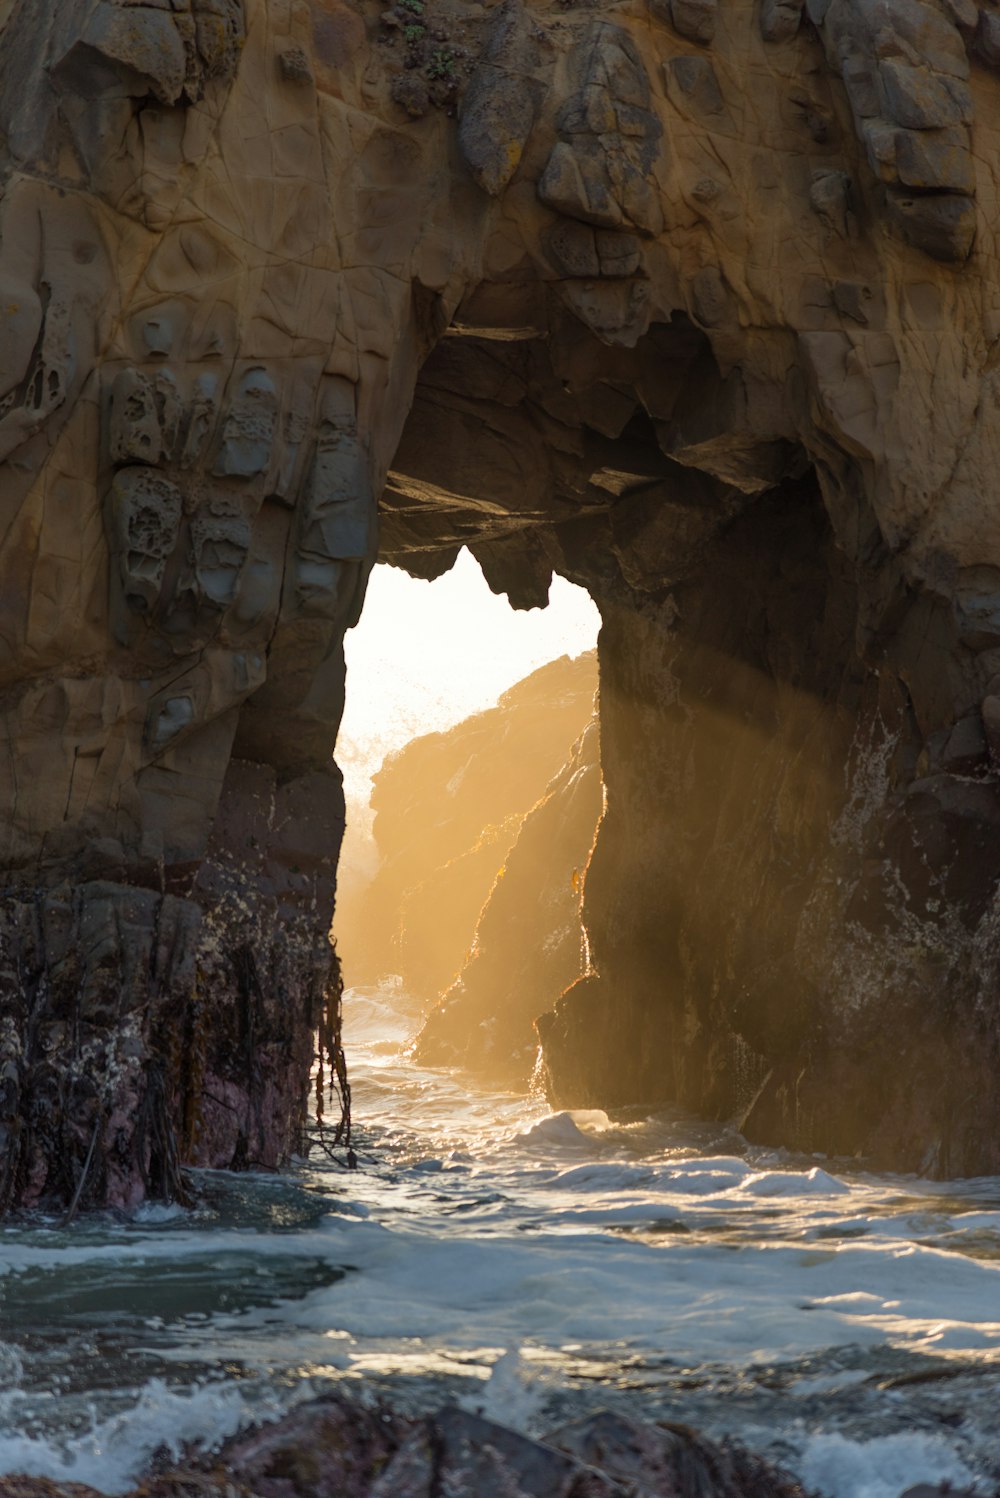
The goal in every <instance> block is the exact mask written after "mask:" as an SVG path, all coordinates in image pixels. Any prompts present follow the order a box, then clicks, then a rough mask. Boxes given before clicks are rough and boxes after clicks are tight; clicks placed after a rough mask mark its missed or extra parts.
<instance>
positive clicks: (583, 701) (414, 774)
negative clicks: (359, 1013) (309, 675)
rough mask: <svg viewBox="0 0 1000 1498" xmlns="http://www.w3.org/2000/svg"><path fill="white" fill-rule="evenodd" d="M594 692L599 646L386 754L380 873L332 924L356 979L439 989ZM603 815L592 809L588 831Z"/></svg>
mask: <svg viewBox="0 0 1000 1498" xmlns="http://www.w3.org/2000/svg"><path fill="white" fill-rule="evenodd" d="M596 691H597V661H596V658H595V655H594V653H593V652H592V651H591V652H589V653H587V654H585V655H581V656H578V657H577V658H576V659H574V660H571V659H570V658H569V657H567V656H563V657H561V658H560V659H559V660H555V661H552V662H550V663H549V664H548V665H546V666H542V667H541V668H540V669H539V670H537V671H534V672H532V674H531V675H530V676H528V677H526V678H525V679H524V680H523V681H520V682H518V683H517V684H516V685H515V686H513V687H511V688H510V690H509V691H507V692H504V693H503V695H502V696H501V698H500V700H499V701H498V703H497V705H496V707H493V708H489V709H487V710H486V711H485V712H481V713H477V714H475V715H474V716H473V717H471V718H467V719H465V720H464V721H463V722H461V723H458V724H456V725H455V726H454V727H453V728H450V729H447V730H445V731H444V732H441V733H430V734H425V735H423V736H421V737H420V738H416V739H413V740H412V741H411V742H410V743H409V744H407V745H406V747H405V748H403V749H402V750H400V751H399V753H397V754H393V755H391V756H390V757H389V758H388V759H387V760H386V761H385V763H384V765H383V766H382V769H381V770H380V771H379V773H378V775H376V776H375V778H374V787H373V790H372V798H371V804H372V807H373V809H374V811H375V823H374V833H375V840H376V843H377V846H378V850H379V856H380V863H379V867H378V871H377V873H376V875H375V877H374V879H373V880H372V881H371V883H370V884H369V885H368V887H367V889H366V890H365V891H364V894H363V896H362V899H361V901H360V902H359V903H360V908H358V909H353V908H352V909H351V911H350V914H351V917H352V919H351V921H350V924H346V923H345V922H344V920H343V919H342V917H338V919H337V921H336V923H335V930H336V933H337V940H338V945H339V948H340V950H341V953H342V955H343V956H344V959H345V963H346V968H345V972H346V977H347V980H348V982H350V983H358V982H373V981H374V980H375V979H377V978H378V977H379V976H381V975H383V974H386V973H397V974H399V976H400V977H401V978H402V979H403V985H404V987H405V988H406V990H407V992H408V993H409V994H411V995H413V996H414V997H418V998H421V999H422V1000H423V1001H424V1002H425V1003H427V1004H431V1003H434V1002H435V1001H436V1000H437V999H438V998H439V997H440V995H441V994H442V992H443V991H444V990H445V989H446V988H447V987H448V986H449V984H450V983H451V982H452V980H453V978H454V977H455V975H456V974H457V972H458V970H459V969H460V968H461V966H462V964H463V962H464V961H465V958H466V955H467V953H468V951H469V948H470V946H471V945H472V939H473V935H474V933H475V929H476V921H477V920H478V918H479V912H480V910H481V909H482V907H483V903H484V901H485V900H486V897H487V895H488V894H489V892H490V889H491V887H492V885H493V882H494V880H495V879H496V877H497V873H498V871H499V870H500V869H501V868H502V866H503V865H504V862H505V860H506V859H507V855H508V853H509V852H510V850H511V848H512V847H513V846H514V844H515V842H516V840H517V838H518V835H519V833H520V830H521V825H522V822H523V820H524V817H525V815H526V814H527V813H528V812H529V810H530V809H531V807H532V806H533V805H534V804H535V802H536V801H537V800H538V799H539V797H540V796H541V795H542V794H543V792H544V790H545V788H546V786H547V785H548V783H549V781H550V780H551V779H552V777H553V776H554V775H555V774H556V773H557V772H558V771H559V770H560V769H561V767H562V766H563V764H564V762H565V761H566V759H567V758H568V756H569V754H570V750H571V749H572V746H573V742H574V740H575V739H576V738H577V737H578V736H579V735H580V733H581V732H582V731H583V729H584V727H585V726H586V724H587V723H588V721H589V720H590V718H591V715H592V713H593V711H594V694H595V692H596ZM596 820H597V815H596V812H595V815H594V818H593V820H592V823H591V834H592V833H593V826H594V824H595V823H596ZM569 867H571V866H569ZM567 877H568V876H567ZM562 987H565V984H563V985H560V988H562Z"/></svg>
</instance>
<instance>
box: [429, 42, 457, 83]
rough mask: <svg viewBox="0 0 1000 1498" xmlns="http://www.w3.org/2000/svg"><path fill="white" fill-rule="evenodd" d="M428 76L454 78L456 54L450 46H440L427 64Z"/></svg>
mask: <svg viewBox="0 0 1000 1498" xmlns="http://www.w3.org/2000/svg"><path fill="white" fill-rule="evenodd" d="M427 76H428V78H454V76H455V54H454V53H453V52H452V51H451V49H450V48H448V47H438V48H437V49H436V51H434V52H432V53H431V60H430V62H429V63H428V64H427Z"/></svg>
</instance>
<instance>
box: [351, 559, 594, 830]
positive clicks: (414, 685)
mask: <svg viewBox="0 0 1000 1498" xmlns="http://www.w3.org/2000/svg"><path fill="white" fill-rule="evenodd" d="M549 598H550V601H549V606H548V608H545V609H531V610H529V611H527V612H517V611H515V610H514V609H512V608H511V607H510V605H509V604H508V602H507V600H506V598H502V597H497V596H496V595H495V594H493V593H491V592H490V590H489V588H488V587H487V585H486V582H485V579H484V578H483V575H482V573H481V572H480V570H479V566H478V563H477V562H476V561H475V560H474V558H473V557H472V556H471V555H470V553H469V552H468V551H465V550H463V551H462V553H461V554H460V556H459V558H458V561H457V562H456V564H455V566H454V567H453V568H452V570H451V571H450V572H448V573H446V574H445V575H444V577H441V578H438V579H437V580H436V581H435V582H433V583H428V582H422V581H421V580H419V579H417V578H412V577H410V576H409V575H408V574H407V573H405V572H401V571H400V570H398V569H397V568H395V567H387V566H379V567H376V568H375V571H374V572H373V574H372V578H371V582H370V584H369V587H368V598H367V602H366V603H365V611H364V614H363V616H362V619H361V622H360V624H359V625H358V627H357V628H356V629H354V630H352V631H351V632H350V633H349V634H348V636H347V642H346V653H347V707H346V710H345V713H344V720H343V724H342V727H341V731H340V737H339V739H338V741H337V762H338V764H339V765H340V767H341V769H342V770H343V772H344V784H345V790H346V792H347V796H348V800H349V801H353V802H355V803H357V802H360V803H362V804H363V803H364V802H366V801H367V799H368V791H369V786H368V778H369V776H371V775H372V774H374V773H375V771H376V770H377V769H378V767H379V765H380V764H381V762H382V760H383V758H384V757H385V755H386V754H389V753H391V752H392V751H393V750H395V749H399V748H401V747H402V745H403V744H405V743H406V742H407V741H408V740H409V739H411V738H414V737H415V736H416V735H418V734H422V733H430V732H432V731H434V730H435V729H442V728H447V727H449V726H450V725H451V724H453V723H458V722H460V721H461V719H462V718H466V717H468V716H469V714H470V713H474V712H479V711H480V710H481V709H483V708H485V707H489V706H491V705H492V704H493V703H494V702H496V700H497V697H498V696H499V695H500V693H501V692H504V691H506V690H507V688H508V687H510V686H513V684H514V683H515V682H516V681H520V680H521V678H522V677H524V676H527V675H528V674H529V672H531V671H534V670H535V669H536V668H537V667H538V666H541V665H544V664H545V662H546V661H549V660H553V659H554V658H555V657H556V656H558V655H579V654H580V653H581V651H584V650H590V649H592V648H593V646H594V645H595V644H596V642H597V631H598V627H599V625H600V618H599V615H598V612H597V609H596V608H595V606H594V604H593V603H592V601H591V599H590V598H589V597H588V596H587V594H586V593H585V592H584V591H583V589H582V588H577V587H574V586H573V584H572V583H568V582H566V581H565V580H564V579H563V578H558V577H557V578H555V579H554V580H553V583H552V590H551V593H550V595H549Z"/></svg>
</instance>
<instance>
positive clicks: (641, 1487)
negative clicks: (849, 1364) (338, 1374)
mask: <svg viewBox="0 0 1000 1498" xmlns="http://www.w3.org/2000/svg"><path fill="white" fill-rule="evenodd" d="M4 1483H5V1487H4V1495H5V1498H98V1495H97V1494H96V1493H95V1492H94V1490H93V1488H85V1487H82V1486H80V1485H79V1484H77V1483H66V1484H63V1483H50V1482H47V1481H46V1480H45V1479H44V1478H41V1479H39V1478H30V1477H23V1478H22V1477H12V1478H11V1477H9V1478H5V1479H4ZM928 1491H930V1490H928ZM935 1491H936V1490H935ZM441 1492H446V1493H448V1494H450V1495H451V1498H494V1495H495V1494H499V1493H510V1494H517V1495H519V1498H803V1495H804V1489H803V1488H802V1487H801V1486H800V1485H799V1483H797V1482H796V1481H795V1479H794V1478H793V1477H792V1476H791V1475H790V1474H789V1473H787V1472H782V1471H781V1470H779V1469H778V1468H775V1467H773V1466H771V1465H770V1464H769V1463H768V1462H765V1461H763V1460H762V1459H761V1458H760V1457H757V1456H754V1455H753V1454H752V1453H751V1452H748V1451H744V1450H742V1449H741V1448H739V1447H736V1446H731V1445H729V1444H728V1443H725V1444H723V1445H718V1444H716V1443H715V1442H713V1441H709V1440H706V1439H704V1438H703V1437H701V1436H699V1435H698V1434H697V1432H696V1431H693V1430H691V1429H690V1428H689V1427H687V1426H684V1425H666V1424H660V1425H648V1424H644V1423H642V1422H640V1421H637V1420H628V1419H624V1418H622V1417H621V1416H619V1415H613V1414H611V1413H609V1412H600V1413H598V1414H596V1415H593V1416H590V1417H589V1418H586V1419H583V1420H579V1421H577V1422H575V1423H574V1424H571V1425H564V1426H561V1427H560V1428H559V1429H557V1430H555V1431H553V1432H552V1433H551V1434H550V1435H549V1436H548V1437H547V1439H546V1440H544V1441H533V1440H530V1439H529V1438H528V1437H527V1436H523V1435H521V1434H519V1433H518V1432H517V1431H514V1430H509V1429H508V1428H507V1427H505V1426H503V1425H497V1424H496V1423H495V1422H494V1421H492V1420H484V1419H483V1418H482V1417H481V1416H479V1415H472V1414H468V1413H467V1412H466V1411H465V1410H462V1409H459V1408H458V1407H457V1406H454V1405H447V1406H445V1408H444V1409H442V1410H440V1411H439V1412H438V1413H437V1414H436V1415H431V1416H426V1417H424V1418H422V1419H415V1418H412V1417H410V1418H406V1417H404V1416H401V1415H397V1414H395V1413H394V1412H393V1411H391V1410H387V1409H374V1410H371V1409H363V1408H361V1407H359V1406H358V1405H357V1404H354V1403H352V1402H351V1401H350V1400H348V1399H345V1398H342V1397H337V1396H327V1397H326V1398H323V1399H318V1400H315V1401H314V1402H313V1403H311V1404H306V1405H303V1406H302V1407H301V1408H299V1409H298V1410H295V1411H293V1412H292V1414H290V1415H286V1416H285V1417H284V1418H283V1419H281V1420H279V1421H277V1422H276V1423H275V1424H274V1425H266V1426H263V1427H259V1428H257V1429H251V1430H250V1431H247V1432H245V1433H244V1434H242V1435H239V1436H236V1437H235V1438H234V1439H233V1440H231V1441H228V1442H227V1443H226V1445H225V1446H224V1447H223V1448H222V1450H221V1451H220V1452H219V1454H218V1456H216V1457H210V1458H201V1459H199V1458H193V1459H192V1460H191V1461H190V1462H189V1463H187V1464H185V1465H182V1466H181V1467H180V1468H178V1469H176V1470H174V1471H170V1472H166V1473H163V1474H161V1475H160V1476H157V1477H153V1478H151V1479H149V1480H147V1481H145V1482H143V1483H141V1484H140V1485H139V1486H138V1487H137V1488H135V1489H133V1491H132V1492H131V1493H130V1494H129V1495H128V1498H433V1495H434V1494H436V1493H441Z"/></svg>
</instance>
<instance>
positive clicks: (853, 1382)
mask: <svg viewBox="0 0 1000 1498" xmlns="http://www.w3.org/2000/svg"><path fill="white" fill-rule="evenodd" d="M413 1024H414V1019H413V1013H412V1006H409V1005H408V1004H407V1002H406V998H405V995H400V994H398V993H396V992H394V991H391V990H390V991H381V992H377V991H376V992H370V993H366V994H363V995H356V996H349V998H348V1025H349V1045H350V1052H351V1057H352V1068H353V1082H354V1095H355V1117H356V1121H357V1126H358V1138H357V1147H358V1152H359V1156H360V1161H361V1167H362V1168H361V1169H360V1170H359V1171H358V1172H355V1173H347V1172H344V1171H343V1170H341V1169H338V1168H337V1167H336V1166H335V1165H333V1164H332V1163H330V1162H328V1161H326V1160H325V1159H324V1157H323V1156H321V1155H316V1156H315V1157H314V1158H313V1159H312V1160H310V1161H309V1162H308V1163H305V1164H302V1165H301V1166H299V1167H298V1168H297V1169H296V1170H295V1171H293V1172H290V1173H289V1174H288V1175H287V1176H285V1177H281V1178H276V1177H242V1178H235V1179H234V1178H228V1177H219V1176H205V1177H203V1178H202V1187H203V1195H202V1201H201V1203H200V1205H199V1207H198V1208H197V1210H195V1211H193V1212H189V1213H181V1212H178V1211H177V1210H176V1209H166V1210H164V1209H161V1208H146V1209H142V1210H140V1211H139V1212H137V1213H136V1214H134V1215H133V1216H132V1218H131V1219H129V1220H128V1221H124V1220H111V1219H108V1220H105V1221H103V1222H89V1223H86V1224H77V1225H75V1226H74V1229H73V1230H72V1231H71V1232H69V1233H62V1232H59V1231H56V1230H54V1229H53V1228H51V1227H46V1226H44V1225H40V1224H36V1225H34V1226H31V1227H26V1226H21V1227H19V1228H17V1229H10V1230H8V1231H6V1232H4V1233H2V1234H0V1295H2V1296H4V1300H3V1302H2V1305H3V1317H4V1319H3V1323H2V1326H3V1330H2V1336H3V1338H4V1342H5V1343H6V1344H7V1347H8V1349H9V1357H10V1358H11V1359H14V1358H16V1360H17V1361H16V1363H15V1362H13V1361H12V1362H11V1364H10V1376H9V1377H8V1378H7V1379H5V1380H4V1383H5V1384H6V1387H7V1389H8V1391H12V1392H8V1394H7V1395H5V1396H4V1397H3V1399H2V1400H0V1472H3V1471H13V1470H26V1471H28V1472H29V1473H33V1474H38V1475H49V1476H53V1477H61V1478H64V1479H70V1478H71V1479H73V1480H76V1481H82V1482H89V1483H91V1484H92V1485H94V1486H96V1487H98V1488H99V1489H101V1490H103V1491H105V1492H107V1493H115V1492H121V1491H122V1490H123V1489H124V1488H126V1487H127V1486H128V1485H129V1483H130V1482H131V1481H132V1480H133V1479H134V1478H135V1476H136V1475H137V1474H138V1473H139V1472H140V1471H141V1469H142V1467H143V1465H144V1464H145V1463H146V1462H147V1461H148V1460H149V1458H150V1457H151V1456H152V1455H153V1454H154V1453H155V1452H157V1450H159V1449H165V1450H167V1451H170V1452H173V1451H174V1450H175V1449H178V1448H179V1446H180V1445H181V1444H183V1443H184V1442H187V1441H195V1442H201V1443H204V1444H206V1445H209V1446H212V1445H216V1444H218V1443H219V1442H221V1441H222V1440H223V1439H224V1438H225V1437H226V1436H227V1435H229V1434H230V1433H231V1432H232V1431H233V1430H234V1429H236V1428H238V1427H239V1425H241V1424H243V1423H245V1422H246V1421H247V1420H248V1419H254V1418H270V1417H271V1416H273V1415H276V1414H278V1413H280V1412H281V1411H282V1410H283V1409H284V1408H286V1407H288V1405H290V1404H291V1403H294V1402H296V1401H298V1400H299V1399H301V1398H306V1397H308V1396H309V1395H311V1394H312V1393H313V1392H315V1391H318V1390H320V1389H322V1388H324V1387H328V1386H329V1385H331V1384H334V1385H336V1384H340V1383H343V1382H344V1381H345V1380H346V1381H347V1382H348V1383H349V1384H350V1386H351V1387H352V1388H354V1389H355V1390H357V1391H359V1392H362V1391H364V1392H368V1393H372V1394H379V1395H383V1396H385V1397H388V1398H390V1399H392V1400H394V1401H396V1402H397V1403H399V1404H401V1405H402V1406H403V1407H404V1408H408V1409H411V1410H418V1409H425V1408H430V1407H432V1406H433V1405H434V1404H436V1403H438V1402H440V1400H441V1399H442V1398H443V1397H449V1398H453V1399H456V1398H457V1399H458V1400H459V1401H460V1402H462V1403H464V1404H466V1406H467V1407H468V1408H473V1409H481V1410H482V1411H483V1412H484V1413H486V1414H488V1415H490V1416H491V1417H492V1418H495V1419H500V1420H502V1421H504V1422H505V1423H507V1424H512V1425H514V1426H517V1427H519V1428H521V1429H524V1430H526V1431H528V1433H530V1434H534V1435H537V1434H541V1433H543V1432H544V1430H545V1429H546V1428H547V1427H549V1426H551V1425H553V1424H555V1423H558V1421H560V1420H563V1419H565V1418H568V1417H572V1416H574V1415H576V1414H579V1413H584V1412H587V1411H589V1410H592V1409H594V1408H596V1407H597V1406H599V1405H608V1404H611V1405H612V1406H614V1405H615V1404H616V1403H617V1404H618V1405H620V1407H621V1408H623V1409H625V1410H627V1411H628V1412H629V1413H632V1414H640V1415H642V1414H645V1415H648V1416H650V1417H652V1418H657V1417H660V1418H663V1417H665V1418H669V1419H673V1420H682V1421H687V1422H689V1423H692V1424H694V1425H697V1426H699V1427H701V1428H702V1429H704V1430H705V1431H706V1433H707V1434H709V1435H716V1436H718V1435H723V1434H733V1435H736V1436H738V1437H740V1438H742V1439H743V1440H744V1441H745V1442H746V1444H748V1445H750V1446H752V1447H754V1448H755V1449H757V1450H760V1451H761V1452H762V1453H764V1454H767V1455H770V1456H772V1457H773V1458H776V1459H777V1460H779V1461H782V1462H784V1463H785V1464H786V1465H788V1466H790V1467H791V1468H792V1469H793V1470H795V1471H797V1472H798V1473H799V1475H800V1476H801V1477H802V1479H803V1481H805V1482H807V1484H808V1485H810V1486H811V1487H813V1488H815V1489H816V1491H818V1492H819V1493H821V1494H824V1495H826V1498H898V1495H899V1494H900V1493H901V1492H903V1491H905V1489H906V1487H908V1486H911V1485H912V1484H913V1483H915V1482H917V1481H944V1480H947V1481H951V1482H952V1483H956V1484H961V1483H968V1482H970V1481H972V1480H973V1479H974V1478H975V1479H977V1480H980V1481H982V1482H983V1483H986V1482H987V1481H988V1480H990V1479H992V1480H995V1479H996V1478H997V1477H998V1476H1000V1441H998V1437H997V1418H996V1414H995V1410H996V1407H997V1396H998V1392H1000V1377H998V1374H997V1371H996V1370H997V1369H998V1367H1000V1182H998V1181H996V1180H987V1181H977V1182H960V1183H949V1184H940V1183H928V1182H922V1181H917V1180H903V1179H899V1178H881V1177H873V1176H869V1175H864V1174H859V1173H858V1172H857V1171H856V1170H851V1169H845V1168H843V1166H842V1164H839V1163H838V1162H835V1161H828V1160H802V1159H796V1160H792V1159H786V1158H785V1157H783V1156H782V1155H781V1154H774V1153H770V1154H769V1153H768V1152H765V1151H759V1150H750V1149H748V1148H747V1147H746V1146H745V1144H744V1143H743V1142H742V1141H741V1140H740V1139H739V1138H738V1136H735V1135H733V1134H731V1133H727V1132H725V1131H721V1130H720V1131H714V1132H713V1131H712V1130H710V1129H706V1128H705V1126H703V1125H702V1126H699V1125H696V1124H692V1123H691V1122H690V1121H687V1120H683V1119H678V1118H674V1117H670V1116H667V1115H657V1116H653V1117H645V1116H637V1115H634V1114H630V1115H628V1116H626V1117H618V1116H609V1115H608V1114H606V1113H602V1112H600V1111H599V1110H579V1111H572V1112H570V1111H566V1112H557V1113H552V1112H550V1111H549V1110H548V1109H547V1108H546V1107H545V1105H544V1104H543V1103H541V1102H540V1101H539V1100H537V1099H532V1098H524V1097H515V1096H510V1095H504V1094H492V1093H489V1092H487V1091H484V1090H481V1089H477V1088H475V1087H474V1086H471V1085H470V1083H469V1081H468V1079H465V1078H462V1077H460V1076H458V1075H456V1074H451V1073H431V1072H425V1071H420V1070H418V1069H416V1068H414V1067H412V1066H411V1065H410V1064H408V1063H407V1062H406V1061H405V1059H404V1058H403V1054H402V1051H403V1048H404V1047H405V1043H406V1041H407V1039H408V1037H409V1034H410V1033H411V1031H412V1028H413Z"/></svg>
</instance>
